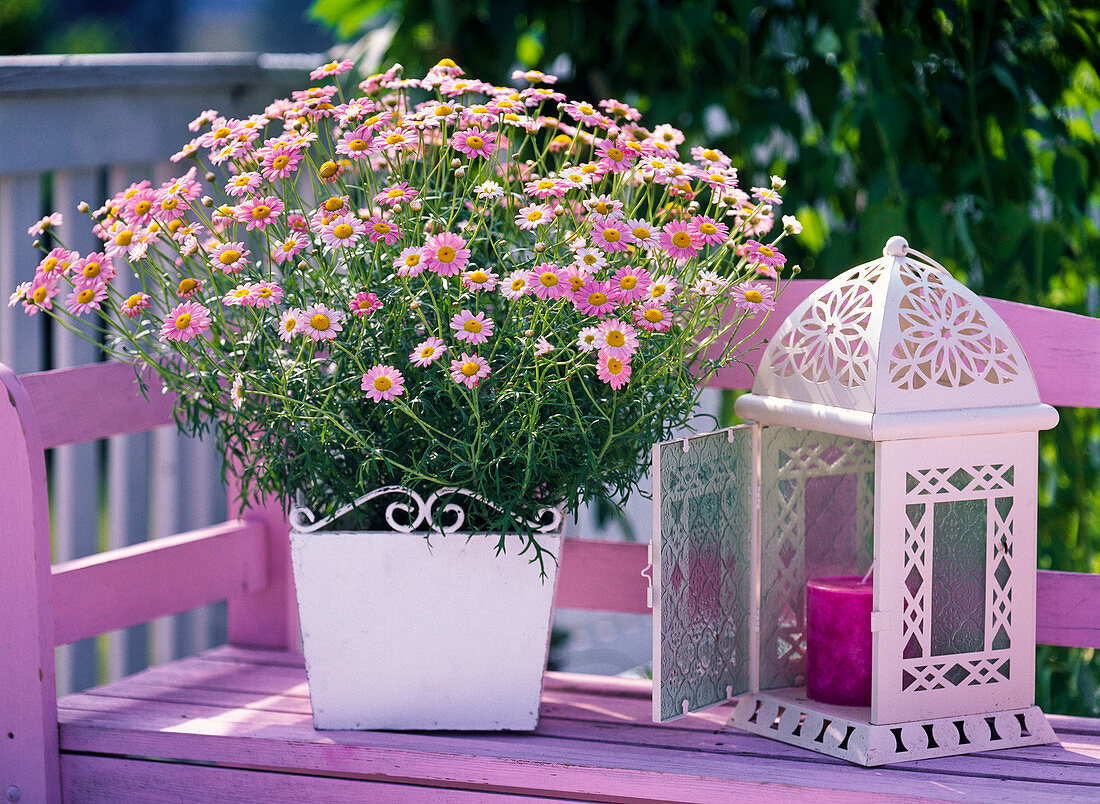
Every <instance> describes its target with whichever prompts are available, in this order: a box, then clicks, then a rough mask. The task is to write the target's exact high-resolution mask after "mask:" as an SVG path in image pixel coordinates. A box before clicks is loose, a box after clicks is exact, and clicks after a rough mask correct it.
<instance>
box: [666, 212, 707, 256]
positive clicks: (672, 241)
mask: <svg viewBox="0 0 1100 804" xmlns="http://www.w3.org/2000/svg"><path fill="white" fill-rule="evenodd" d="M698 237H699V236H698V235H697V234H696V232H695V229H694V227H693V226H692V225H691V224H690V223H688V222H687V221H671V222H670V223H666V224H665V226H664V231H662V232H661V248H663V249H664V250H665V251H666V252H668V254H669V256H671V257H675V258H676V259H678V260H690V259H691V258H692V257H694V256H695V255H696V254H698V253H699V249H700V248H701V245H700V243H699V240H698Z"/></svg>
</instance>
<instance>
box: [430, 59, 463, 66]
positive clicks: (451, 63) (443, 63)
mask: <svg viewBox="0 0 1100 804" xmlns="http://www.w3.org/2000/svg"><path fill="white" fill-rule="evenodd" d="M435 66H436V67H457V66H458V65H457V64H455V62H454V59H440V60H439V61H438V62H436V65H435Z"/></svg>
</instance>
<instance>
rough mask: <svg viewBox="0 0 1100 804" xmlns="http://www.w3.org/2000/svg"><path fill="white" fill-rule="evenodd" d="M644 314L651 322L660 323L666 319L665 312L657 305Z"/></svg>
mask: <svg viewBox="0 0 1100 804" xmlns="http://www.w3.org/2000/svg"><path fill="white" fill-rule="evenodd" d="M643 315H644V317H645V320H646V321H648V322H649V323H650V324H659V323H660V322H662V321H664V320H665V314H664V313H662V312H661V311H660V310H658V309H657V308H655V307H650V308H649V309H648V310H646V311H645V313H644V314H643Z"/></svg>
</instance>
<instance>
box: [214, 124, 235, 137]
mask: <svg viewBox="0 0 1100 804" xmlns="http://www.w3.org/2000/svg"><path fill="white" fill-rule="evenodd" d="M232 133H233V130H232V129H230V128H227V127H226V126H222V127H221V128H219V129H218V130H217V131H215V132H214V139H216V140H221V139H225V138H226V137H228V136H229V135H230V134H232Z"/></svg>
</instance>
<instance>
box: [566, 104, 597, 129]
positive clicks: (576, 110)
mask: <svg viewBox="0 0 1100 804" xmlns="http://www.w3.org/2000/svg"><path fill="white" fill-rule="evenodd" d="M561 110H562V111H563V112H565V113H566V114H567V115H569V116H570V117H571V118H573V119H574V120H576V121H577V122H578V123H581V124H583V125H586V126H597V125H600V124H601V123H602V122H603V119H604V116H603V113H602V112H600V111H599V110H598V109H597V108H596V107H595V106H593V105H592V104H591V103H588V102H587V101H573V102H572V103H567V104H565V105H564V106H562V107H561Z"/></svg>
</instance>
